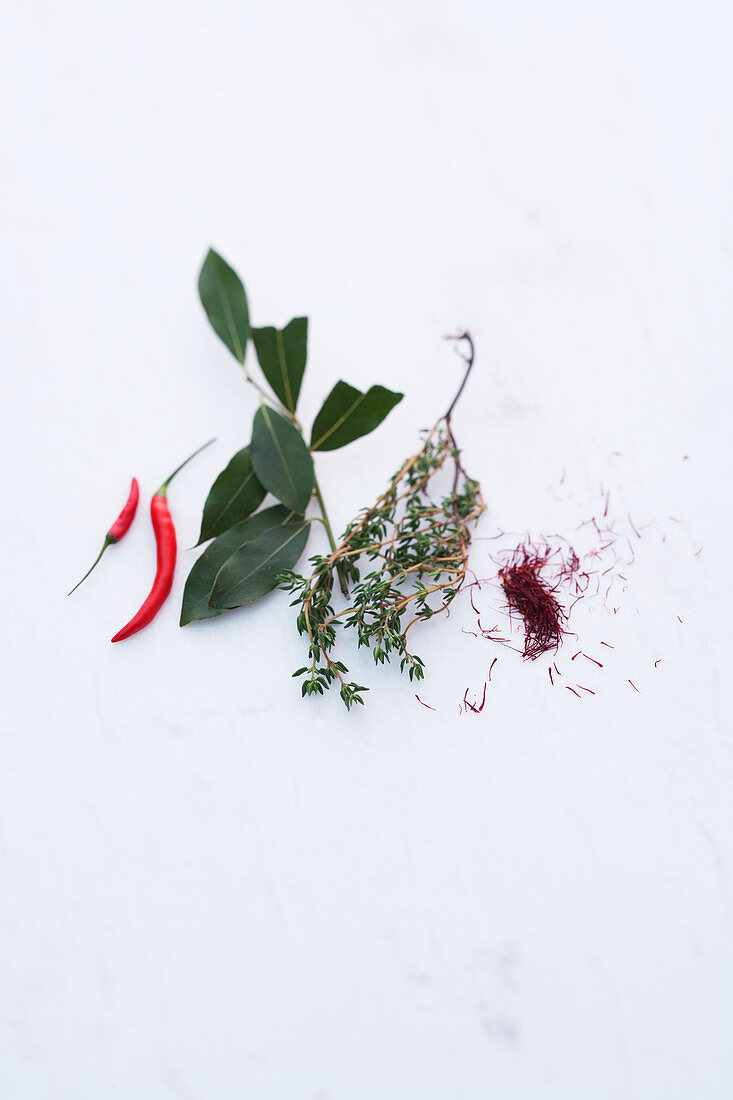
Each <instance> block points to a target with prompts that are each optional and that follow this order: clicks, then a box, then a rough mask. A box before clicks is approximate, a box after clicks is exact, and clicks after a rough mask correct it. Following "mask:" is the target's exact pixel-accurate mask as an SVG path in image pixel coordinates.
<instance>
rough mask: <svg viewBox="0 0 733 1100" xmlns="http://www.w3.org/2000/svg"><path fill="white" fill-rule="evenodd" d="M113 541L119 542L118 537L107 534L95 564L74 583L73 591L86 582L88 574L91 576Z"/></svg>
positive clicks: (69, 593)
mask: <svg viewBox="0 0 733 1100" xmlns="http://www.w3.org/2000/svg"><path fill="white" fill-rule="evenodd" d="M113 542H117V539H116V538H115V537H114V535H107V536H106V538H105V540H104V545H103V546H102V549H101V550H100V551H99V553H98V554H97V556H96V558H95V559H94V562H93V564H92V565H90V567H89V568H88V569H87V571H86V573H85V574H84V576H83V577H82V578H81V580H80V581H78V582H77V583H76V584H75V585H74V587H73V588H72V589H71V592H76V590H77V588H78V587H79V585H80V584H83V583H84V581H85V580H86V579H87V577H88V576H89V574H90V573H91V572H92V570H93V569H94V567H95V566H96V565H98V564H99V559H100V558H101V557H102V554H103V553H104V552H105V550H106V549H107V547H108V546H111V545H112V543H113ZM71 592H67V596H70V595H71Z"/></svg>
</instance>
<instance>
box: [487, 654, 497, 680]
mask: <svg viewBox="0 0 733 1100" xmlns="http://www.w3.org/2000/svg"><path fill="white" fill-rule="evenodd" d="M498 660H499V658H498V657H494V659H493V661H492V662H491V666H490V668H489V683H491V673H492V671H493V669H494V665H495V664H496V662H497V661H498Z"/></svg>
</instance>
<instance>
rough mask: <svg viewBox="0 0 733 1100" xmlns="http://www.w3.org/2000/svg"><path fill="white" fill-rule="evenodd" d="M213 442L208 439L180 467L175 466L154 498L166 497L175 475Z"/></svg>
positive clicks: (213, 440) (214, 440) (213, 441)
mask: <svg viewBox="0 0 733 1100" xmlns="http://www.w3.org/2000/svg"><path fill="white" fill-rule="evenodd" d="M215 442H216V439H210V440H209V441H208V443H202V444H201V446H200V447H197V448H196V450H195V451H194V452H193V454H190V455H189V456H188V458H187V459H185V460H184V461H183V462H182V463H181V465H180V466H176V468H175V470H174V471H173V473H172V474H169V475H168V477H167V478H166V479H165V481H164V482H163V484H162V485H161V487H160V488H159V489H158V491H157V492H156V493H155V496H156V497H164V496H165V495H166V493H167V491H168V486H169V485H170V483H171V481H173V478H174V477H175V476H176V474H177V473H179V472H180V471H181V470H182V469H183V467H184V466H187V465H188V464H189V462H190V461H191V459H192V458H195V457H196V455H198V454H201V452H202V451H203V450H204V449H205V448H206V447H210V446H211V444H212V443H215Z"/></svg>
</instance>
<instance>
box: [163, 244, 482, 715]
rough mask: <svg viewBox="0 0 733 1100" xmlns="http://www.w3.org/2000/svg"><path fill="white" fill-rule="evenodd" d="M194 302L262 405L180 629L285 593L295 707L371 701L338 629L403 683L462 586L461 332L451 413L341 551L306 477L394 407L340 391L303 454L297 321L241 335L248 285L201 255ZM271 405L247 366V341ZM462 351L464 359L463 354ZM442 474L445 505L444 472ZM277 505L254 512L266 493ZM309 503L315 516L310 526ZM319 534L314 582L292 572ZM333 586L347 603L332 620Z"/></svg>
mask: <svg viewBox="0 0 733 1100" xmlns="http://www.w3.org/2000/svg"><path fill="white" fill-rule="evenodd" d="M199 292H200V296H201V301H202V303H203V306H204V309H205V310H206V313H207V316H208V318H209V321H210V322H211V325H212V327H213V328H214V330H215V331H216V332H217V334H218V335H219V336H220V338H221V339H222V340H223V341H224V343H225V344H226V345H227V347H228V348H229V350H230V351H231V352H232V353H233V354H234V356H235V357H236V358H237V359H238V361H239V362H240V364H241V365H242V367H243V368H244V372H245V378H246V380H247V381H248V382H250V383H251V384H252V385H253V386H255V387H256V389H257V390H258V392H259V395H260V407H259V409H258V411H257V412H256V414H255V417H254V423H253V429H252V438H251V441H250V443H249V444H248V445H247V446H246V447H244V448H242V449H241V450H240V451H238V452H237V454H235V455H234V457H233V458H232V459H231V461H230V462H229V464H228V466H227V467H226V468H225V469H224V470H223V471H222V472H221V474H220V475H219V476H218V477H217V479H216V481H215V482H214V484H213V486H212V488H211V491H210V492H209V495H208V498H207V500H206V503H205V505H204V513H203V518H202V523H201V534H200V537H199V544H203V543H204V542H209V541H210V540H212V539H213V541H211V542H210V545H209V546H208V547H207V549H206V550H205V551H204V553H203V554H202V555H201V557H200V558H199V559H198V561H197V562H196V563H195V564H194V566H193V568H192V570H191V572H190V574H189V577H188V580H187V582H186V587H185V591H184V596H183V608H182V613H181V625H182V626H184V625H186V624H187V623H190V622H193V621H195V620H201V619H209V618H213V617H215V616H218V615H221V614H223V613H224V612H225V611H227V610H231V609H233V608H236V607H242V606H244V605H246V604H249V603H252V602H253V601H254V600H257V599H259V598H260V597H261V596H263V595H265V594H266V593H267V592H270V591H272V590H273V589H275V588H277V587H282V588H283V589H284V590H285V591H287V592H289V593H290V594H291V595H292V596H293V597H294V598H293V601H292V603H293V605H296V606H297V607H298V612H297V620H296V626H297V630H298V632H299V634H301V635H304V636H307V640H308V661H309V663H308V664H307V665H305V666H304V667H303V668H300V669H298V670H297V672H296V673H295V674H294V675H295V676H304V677H305V679H304V680H303V683H302V694H303V696H310V695H314V694H323V692H324V690H326V689H328V688H329V687H331V685H332V684H334V683H337V684H338V687H339V694H340V696H341V699H342V701H343V702H344V704H345V705H346V707H347V709H348V708H350V707H351V706H352V704H353V703H363V701H364V700H363V692H364V691H366V690H367V688H365V687H363V686H361V685H359V684H356V683H353V682H347V680H346V679H345V677H346V676H347V675H348V668H347V666H346V665H345V664H344V663H343V662H342V661H341V660H338V659H336V658H335V656H334V647H335V644H336V641H337V628H338V627H342V628H346V629H348V628H352V629H353V630H355V631H356V636H357V641H358V645H359V646H368V647H369V648H370V649H371V651H372V655H373V657H374V661H375V663H376V664H383V663H384V662H385V661H389V660H390V658H391V657H392V656H396V657H398V658H399V661H400V668H401V670H402V671H406V672H407V673H408V674H409V677H410V679H411V680H413V679H414V680H420V679H422V677H423V674H424V665H423V661H422V660H421V658H420V657H418V656H417V655H416V654H415V653H413V652H412V651H411V650H410V649H409V648H408V644H407V634H408V631H409V630H410V628H411V627H412V626H413V625H414V624H415V623H417V622H421V621H424V620H427V619H429V618H431V617H432V616H433V615H435V614H438V613H440V612H442V611H444V610H446V609H447V607H448V606H449V604H450V603H451V601H452V599H453V598H454V596H455V595H456V593H457V592H458V590H459V588H460V587H461V584H462V583H463V580H464V578H465V576H466V570H467V563H468V546H469V543H470V537H471V536H470V530H471V525H472V523H473V522H475V520H476V519H477V518H478V516H479V515H480V514H481V512H482V511H483V509H484V504H483V500H482V498H481V492H480V488H479V485H478V482H477V481H475V480H474V479H472V478H470V477H469V476H468V475H467V474H466V472H465V470H464V468H463V466H462V464H461V458H460V450H459V448H458V446H457V444H456V440H455V436H454V434H453V428H452V424H451V416H452V413H453V410H454V408H455V405H456V403H457V401H458V399H459V397H460V395H461V393H462V392H463V388H464V386H465V384H466V381H467V379H468V376H469V374H470V371H471V368H472V366H473V360H474V348H473V343H472V340H471V337H470V336H469V334H468V333H463V334H462V335H461V336H458V337H455V339H456V341H457V342H458V346H459V348H460V349H461V355H462V359H463V361H464V366H465V372H464V376H463V380H462V382H461V385H460V388H459V390H458V392H457V393H456V396H455V398H454V399H453V401H452V403H451V405H450V407H449V409H448V410H447V412H446V413H445V414H444V415H443V416H442V417H441V418H440V419H439V420H438V421H437V423H436V424H435V425H434V426H433V428H432V429H431V430H430V431H428V432H427V433H425V435H424V438H423V442H422V446H421V447H420V449H419V450H418V451H417V453H416V454H414V455H412V456H411V457H410V458H408V459H407V460H406V461H405V462H403V464H402V465H401V466H400V468H399V470H398V471H397V473H396V474H395V475H394V477H393V478H392V479H391V481H390V482H389V485H388V486H387V488H386V490H385V491H384V492H383V493H382V494H381V496H380V497H379V498H378V499H377V500H376V501H375V503H374V504H373V505H372V506H371V507H369V508H366V509H364V510H363V511H362V512H360V513H359V515H357V516H356V518H355V519H354V520H353V521H352V522H351V523H350V524H349V525H348V527H347V528H346V531H345V532H344V534H343V537H342V539H341V541H340V542H339V543H338V544H337V542H336V540H335V538H334V535H333V531H332V528H331V523H330V520H329V518H328V514H327V511H326V506H325V502H324V500H323V495H322V493H321V490H320V487H319V485H318V481H317V479H316V477H315V469H314V463H313V453H314V452H318V451H327V450H336V449H337V448H340V447H343V446H346V445H347V444H348V443H351V442H352V441H353V440H355V439H359V438H360V437H362V436H364V435H367V434H368V433H369V432H371V431H373V430H374V428H376V427H377V426H378V425H379V424H380V423H381V422H382V421H383V420H384V418H385V417H386V416H387V415H388V413H389V412H390V411H391V409H392V408H393V407H394V406H395V405H396V404H397V403H398V402H399V401H401V399H402V396H403V395H402V394H400V393H394V392H392V391H390V390H388V389H386V388H385V387H383V386H372V387H371V388H370V389H369V390H367V391H366V392H365V393H362V392H361V391H360V390H358V389H356V388H355V387H353V386H350V385H349V384H348V383H346V382H344V381H339V382H337V383H336V385H335V386H334V387H333V389H332V390H331V392H330V394H329V395H328V397H327V398H326V400H325V402H324V403H323V406H322V407H321V409H320V411H319V412H318V414H317V416H316V418H315V420H314V422H313V426H312V429H311V441H310V445H308V444H306V442H305V439H304V436H303V429H302V426H301V424H300V422H299V420H298V418H297V415H296V406H297V401H298V397H299V394H300V387H301V383H302V380H303V375H304V372H305V365H306V357H307V327H308V321H307V318H304V317H301V318H296V319H295V320H293V321H291V322H290V324H288V325H286V326H285V327H284V328H283V329H281V330H279V329H275V328H272V327H269V328H251V327H250V323H249V307H248V303H247V297H246V293H245V290H244V286H243V284H242V282H241V280H240V279H239V277H238V275H237V274H236V273H235V272H234V271H233V270H232V268H230V267H229V265H228V264H227V263H226V262H225V261H224V260H223V259H222V258H221V256H219V255H218V254H217V253H215V252H213V251H210V252H209V254H208V256H207V258H206V260H205V262H204V265H203V268H202V270H201V275H200V278H199ZM250 341H251V342H252V343H253V344H254V348H255V352H256V355H257V359H258V362H259V365H260V368H261V370H262V374H263V375H264V377H265V379H266V381H267V382H268V384H269V386H270V388H271V391H272V392H271V393H270V392H268V391H267V390H266V389H265V388H264V387H263V386H261V385H260V384H259V383H258V382H257V381H256V380H255V379H254V378H253V377H252V375H251V374H250V372H249V369H248V367H247V366H246V365H245V356H246V351H247V346H248V343H249V342H250ZM464 348H465V349H467V350H466V351H465V353H464V351H463V350H462V349H464ZM441 471H442V472H443V473H445V472H446V471H447V472H448V474H449V479H448V485H447V488H444V490H443V492H442V493H439V492H438V491H436V488H435V487H436V485H438V484H439V483H440V481H441V480H442V479H439V478H438V477H437V476H436V475H438V474H439V473H440V472H441ZM268 492H269V493H271V494H272V495H273V496H274V497H275V499H276V500H277V501H278V503H277V504H275V505H274V506H270V507H266V508H264V509H261V510H258V509H260V505H261V504H262V503H263V501H264V500H265V497H266V495H267V493H268ZM312 497H315V499H316V501H317V503H318V506H319V509H320V513H321V514H320V516H319V517H311V518H306V516H305V512H306V509H307V507H308V505H309V503H310V501H311V498H312ZM314 519H316V520H320V522H321V523H322V524H323V526H324V528H325V531H326V535H327V538H328V542H329V547H330V553H329V554H328V555H316V556H314V557H312V558H311V559H310V565H311V571H310V572H309V573H306V574H301V573H297V572H295V571H294V569H295V566H296V565H297V562H298V560H299V558H300V557H301V556H302V554H303V551H304V549H305V546H306V543H307V540H308V535H309V532H310V527H311V525H312V523H313V521H314ZM336 582H338V585H339V588H340V590H341V594H342V596H343V598H344V600H345V601H346V602H347V606H346V607H345V608H343V609H342V610H339V611H335V610H334V604H333V597H334V586H335V583H336Z"/></svg>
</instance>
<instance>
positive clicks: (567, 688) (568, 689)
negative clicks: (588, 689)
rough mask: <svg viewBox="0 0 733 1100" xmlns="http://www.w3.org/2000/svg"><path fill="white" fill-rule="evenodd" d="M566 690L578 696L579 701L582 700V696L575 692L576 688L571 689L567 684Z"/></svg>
mask: <svg viewBox="0 0 733 1100" xmlns="http://www.w3.org/2000/svg"><path fill="white" fill-rule="evenodd" d="M565 690H566V691H572V693H573V695H577V696H578V699H580V696H579V695H578V693H577V691H576V690H575V688H571V687H568V685H567V684H566V685H565Z"/></svg>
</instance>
